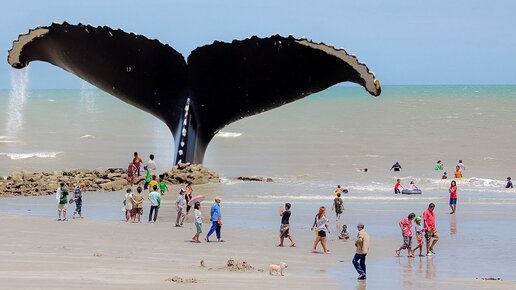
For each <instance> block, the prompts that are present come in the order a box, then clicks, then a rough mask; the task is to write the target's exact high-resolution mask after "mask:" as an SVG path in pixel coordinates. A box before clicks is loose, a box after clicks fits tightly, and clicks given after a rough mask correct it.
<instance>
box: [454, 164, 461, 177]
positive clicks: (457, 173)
mask: <svg viewBox="0 0 516 290" xmlns="http://www.w3.org/2000/svg"><path fill="white" fill-rule="evenodd" d="M455 178H462V171H461V170H460V166H459V165H457V166H455Z"/></svg>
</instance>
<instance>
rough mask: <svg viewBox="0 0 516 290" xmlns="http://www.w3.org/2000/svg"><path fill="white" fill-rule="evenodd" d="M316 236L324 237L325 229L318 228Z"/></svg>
mask: <svg viewBox="0 0 516 290" xmlns="http://www.w3.org/2000/svg"><path fill="white" fill-rule="evenodd" d="M317 236H318V237H321V238H325V237H326V231H325V230H319V232H317Z"/></svg>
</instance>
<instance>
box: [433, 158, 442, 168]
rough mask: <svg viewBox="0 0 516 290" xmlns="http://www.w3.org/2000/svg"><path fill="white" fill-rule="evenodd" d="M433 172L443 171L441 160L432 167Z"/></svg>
mask: <svg viewBox="0 0 516 290" xmlns="http://www.w3.org/2000/svg"><path fill="white" fill-rule="evenodd" d="M434 170H435V171H440V170H443V164H442V163H441V160H437V163H436V164H435V166H434Z"/></svg>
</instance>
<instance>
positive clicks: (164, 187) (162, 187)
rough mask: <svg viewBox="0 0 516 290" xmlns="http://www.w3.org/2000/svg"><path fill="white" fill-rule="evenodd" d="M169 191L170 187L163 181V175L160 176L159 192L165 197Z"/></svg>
mask: <svg viewBox="0 0 516 290" xmlns="http://www.w3.org/2000/svg"><path fill="white" fill-rule="evenodd" d="M166 191H168V186H167V183H166V182H165V180H163V175H160V176H159V192H160V193H161V195H164V194H165V192H166Z"/></svg>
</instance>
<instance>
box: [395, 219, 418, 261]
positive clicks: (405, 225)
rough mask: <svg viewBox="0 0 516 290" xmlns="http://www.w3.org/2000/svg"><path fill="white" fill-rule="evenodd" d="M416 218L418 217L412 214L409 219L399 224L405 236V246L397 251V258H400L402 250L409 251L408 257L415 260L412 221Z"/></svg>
mask: <svg viewBox="0 0 516 290" xmlns="http://www.w3.org/2000/svg"><path fill="white" fill-rule="evenodd" d="M415 217H416V215H415V214H414V213H413V212H411V213H410V214H409V215H408V217H406V218H404V219H402V220H401V221H400V222H399V225H400V229H401V235H402V236H403V245H401V247H400V248H399V249H397V250H396V251H395V252H396V256H398V257H399V256H400V253H401V250H405V249H407V251H408V257H410V258H413V257H414V255H413V253H412V220H413V219H414V218H415Z"/></svg>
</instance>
